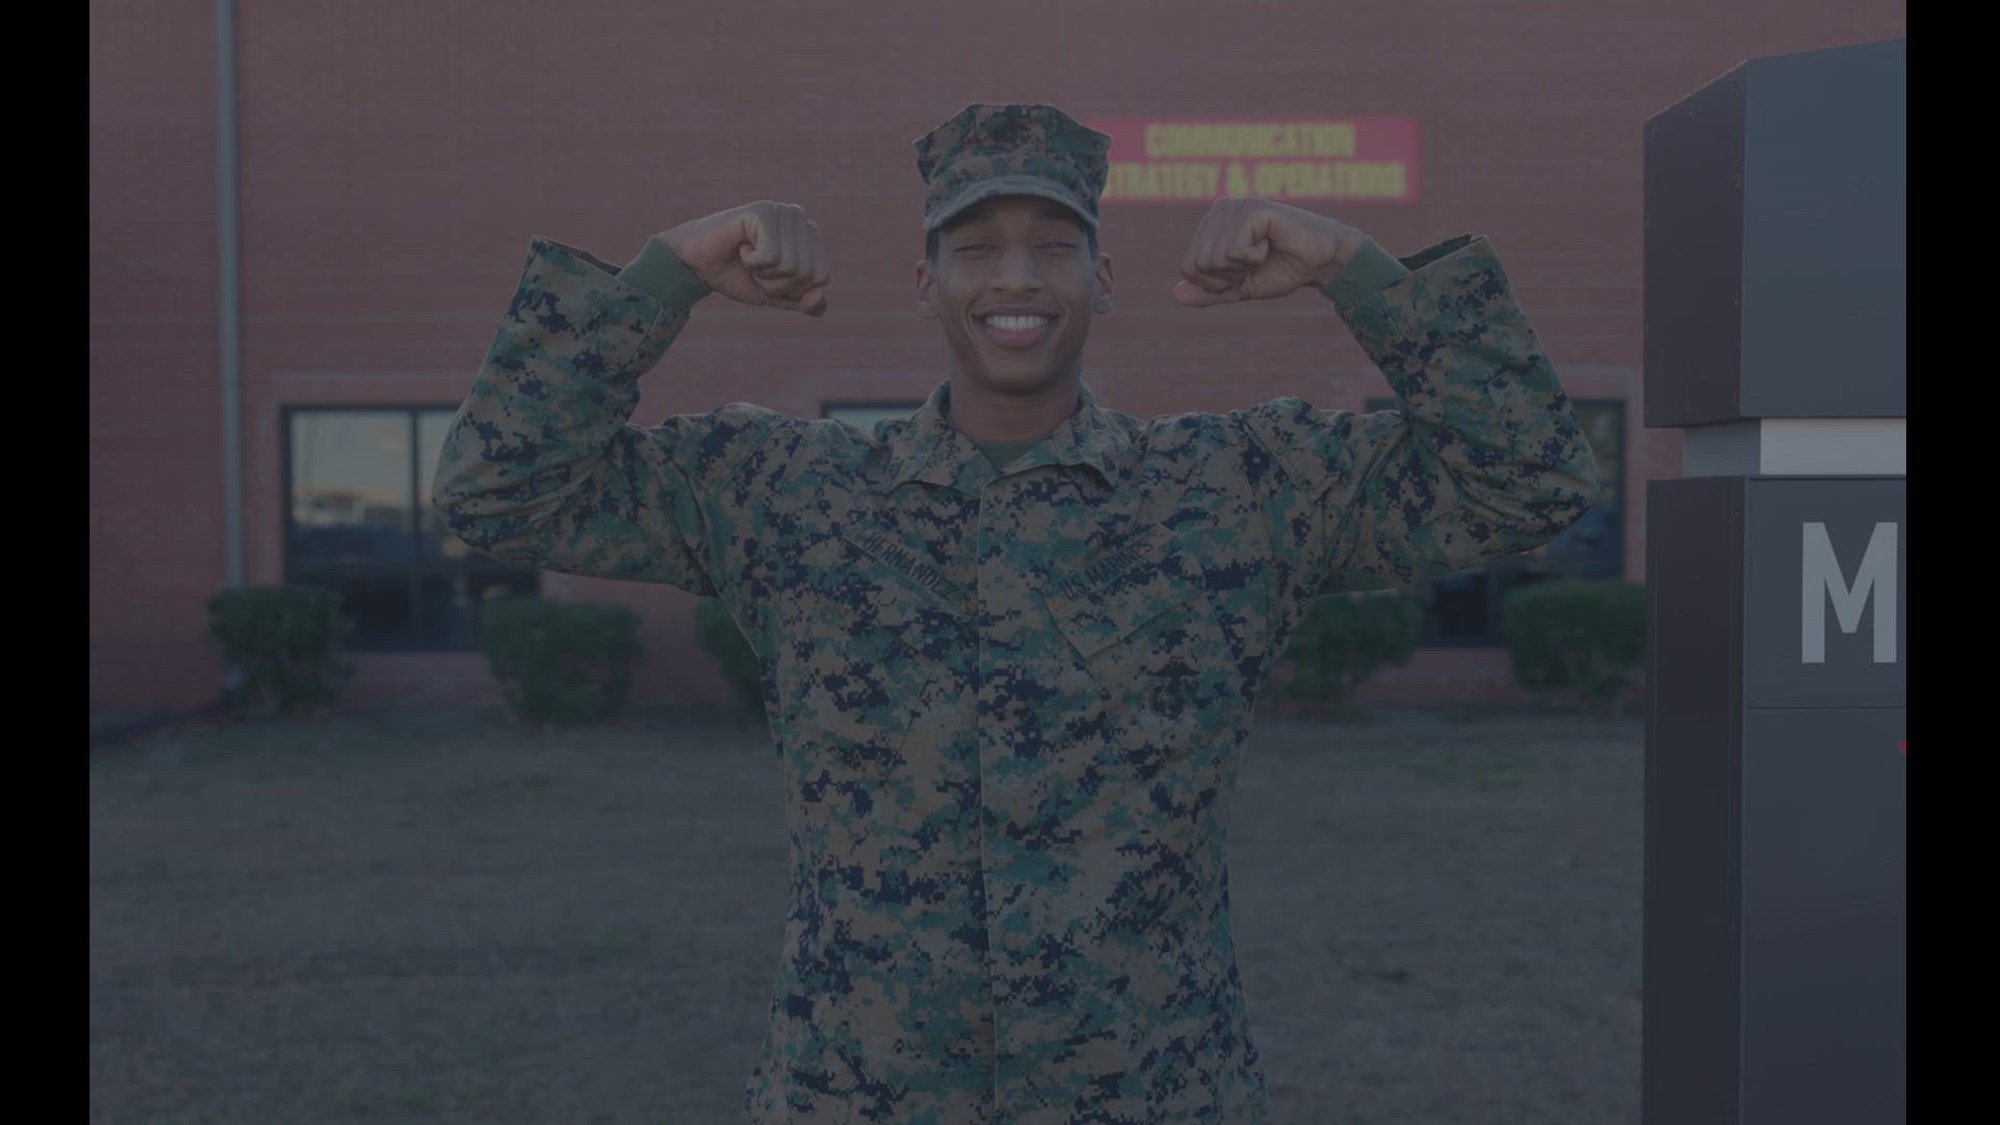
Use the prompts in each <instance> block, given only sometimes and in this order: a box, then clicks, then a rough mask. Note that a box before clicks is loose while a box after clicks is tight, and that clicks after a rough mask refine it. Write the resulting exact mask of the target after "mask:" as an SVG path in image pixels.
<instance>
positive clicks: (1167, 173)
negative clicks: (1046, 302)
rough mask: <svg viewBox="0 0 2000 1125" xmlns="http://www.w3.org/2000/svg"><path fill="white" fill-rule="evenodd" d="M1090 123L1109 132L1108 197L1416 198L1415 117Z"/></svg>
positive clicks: (1187, 199)
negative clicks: (1109, 166) (1109, 172)
mask: <svg viewBox="0 0 2000 1125" xmlns="http://www.w3.org/2000/svg"><path fill="white" fill-rule="evenodd" d="M1085 124H1086V125H1089V126H1090V127H1091V128H1093V129H1096V130H1098V131H1100V132H1104V133H1108V134H1110V136H1111V152H1110V159H1111V174H1110V176H1109V178H1108V179H1107V180H1106V181H1105V184H1104V197H1103V202H1105V203H1206V202H1208V201H1210V200H1214V199H1220V198H1222V197H1223V196H1226V195H1254V196H1257V197H1259V198H1262V199H1276V200H1324V201H1331V202H1339V203H1414V202H1416V201H1417V122H1416V119H1415V118H1410V117H1338V118H1313V119H1284V120H1272V121H1151V120H1146V119H1144V118H1117V119H1113V120H1098V121H1087V122H1085Z"/></svg>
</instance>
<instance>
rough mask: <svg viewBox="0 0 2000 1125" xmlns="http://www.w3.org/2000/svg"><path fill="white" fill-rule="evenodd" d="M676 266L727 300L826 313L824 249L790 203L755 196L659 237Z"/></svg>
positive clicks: (816, 230) (814, 226) (815, 226)
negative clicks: (670, 253) (752, 200)
mask: <svg viewBox="0 0 2000 1125" xmlns="http://www.w3.org/2000/svg"><path fill="white" fill-rule="evenodd" d="M659 239H660V241H661V242H663V243H665V244H666V246H667V248H668V249H669V250H672V251H673V252H674V255H675V256H676V257H678V258H680V260H681V262H682V264H684V265H686V266H687V268H688V269H690V270H692V271H694V275H695V276H696V277H699V278H701V280H702V281H703V282H705V283H706V284H707V285H708V287H709V288H710V289H712V290H714V291H715V292H717V293H720V294H722V295H723V296H725V297H728V298H729V299H730V300H732V301H741V302H743V303H744V304H746V305H769V306H770V307H772V308H774V309H787V310H797V311H799V312H803V313H805V314H806V315H807V316H825V315H826V286H827V281H828V280H829V278H830V277H831V275H830V274H829V273H828V272H827V268H826V248H825V247H824V246H822V245H821V244H820V240H819V224H818V223H815V222H813V221H812V220H811V219H808V218H806V213H805V211H804V210H803V209H801V208H800V207H799V206H798V204H796V203H772V202H771V201H769V200H759V201H757V202H756V203H746V204H744V205H743V206H741V207H732V208H730V209H729V210H727V211H718V212H716V213H715V214H713V215H710V216H708V217H706V218H702V219H695V220H694V221H692V222H687V223H682V224H681V225H680V226H677V227H675V228H673V229H672V230H669V231H662V232H661V233H660V235H659Z"/></svg>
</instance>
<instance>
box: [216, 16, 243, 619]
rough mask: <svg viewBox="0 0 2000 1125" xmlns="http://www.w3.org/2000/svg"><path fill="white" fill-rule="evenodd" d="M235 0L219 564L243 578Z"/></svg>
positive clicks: (229, 65)
mask: <svg viewBox="0 0 2000 1125" xmlns="http://www.w3.org/2000/svg"><path fill="white" fill-rule="evenodd" d="M236 128H237V126H236V3H235V0H215V242H216V264H217V267H218V268H217V271H216V272H217V274H218V285H219V291H218V293H217V300H216V322H217V325H218V328H219V332H220V339H219V341H218V343H219V344H220V345H221V347H220V352H219V355H220V360H221V368H222V565H223V581H224V584H225V585H226V586H227V587H228V588H229V589H232V590H233V589H236V588H237V587H240V586H242V585H243V583H244V551H243V320H242V312H243V310H242V295H243V278H242V259H241V250H240V246H241V240H240V238H239V235H240V233H241V232H240V231H239V230H238V223H239V221H240V217H239V214H238V209H237V197H236V173H237V160H236Z"/></svg>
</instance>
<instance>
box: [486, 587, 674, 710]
mask: <svg viewBox="0 0 2000 1125" xmlns="http://www.w3.org/2000/svg"><path fill="white" fill-rule="evenodd" d="M638 627H639V615H638V614H636V613H633V612H632V611H631V610H629V609H625V608H623V607H620V606H610V605H590V604H587V603H583V602H565V601H555V600H550V599H543V598H503V599H500V600H498V601H495V602H493V603H491V604H490V605H488V606H487V607H486V614H485V619H484V631H485V635H486V661H487V664H488V665H489V666H490V667H491V668H492V669H493V678H494V679H495V680H496V681H498V682H499V684H500V694H501V697H502V698H503V699H505V700H506V701H507V707H508V709H509V710H511V711H512V712H513V713H514V715H515V717H517V718H519V719H521V720H523V721H525V722H530V723H593V722H603V721H605V720H607V719H612V718H616V717H617V715H618V713H619V712H620V711H621V710H623V709H624V707H625V704H626V702H627V701H628V700H629V699H630V698H631V694H632V662H633V660H634V659H636V658H637V656H638V654H639V641H638V636H637V630H638Z"/></svg>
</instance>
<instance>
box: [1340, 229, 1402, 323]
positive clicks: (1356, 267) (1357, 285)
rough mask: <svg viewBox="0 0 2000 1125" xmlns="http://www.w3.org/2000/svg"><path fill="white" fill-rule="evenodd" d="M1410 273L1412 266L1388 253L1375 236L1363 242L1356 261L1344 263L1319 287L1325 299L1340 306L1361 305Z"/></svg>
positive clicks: (1355, 255) (1355, 256)
mask: <svg viewBox="0 0 2000 1125" xmlns="http://www.w3.org/2000/svg"><path fill="white" fill-rule="evenodd" d="M1408 276H1410V270H1409V267H1407V266H1405V265H1403V263H1401V262H1399V261H1397V260H1396V259H1395V258H1393V257H1390V256H1389V252H1388V251H1387V250H1384V249H1382V247H1381V246H1379V245H1378V244H1377V243H1376V242H1375V240H1374V239H1372V238H1371V239H1369V240H1368V241H1367V242H1364V243H1362V244H1361V249H1359V250H1357V251H1355V252H1354V260H1353V261H1351V262H1349V263H1347V265H1345V266H1343V267H1342V268H1341V271H1340V276H1338V277H1336V278H1334V279H1333V280H1332V281H1329V282H1327V283H1326V284H1325V285H1323V286H1321V287H1320V292H1321V293H1322V294H1324V295H1325V296H1326V299H1327V300H1329V301H1332V302H1333V303H1334V305H1335V306H1336V307H1338V308H1346V307H1347V306H1349V305H1356V304H1360V303H1361V302H1362V301H1365V300H1367V299H1368V298H1370V297H1373V296H1374V295H1375V294H1377V293H1380V292H1381V291H1382V290H1384V289H1387V288H1389V287H1390V286H1391V285H1394V284H1396V283H1397V282H1399V281H1401V280H1403V279H1404V278H1406V277H1408Z"/></svg>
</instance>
